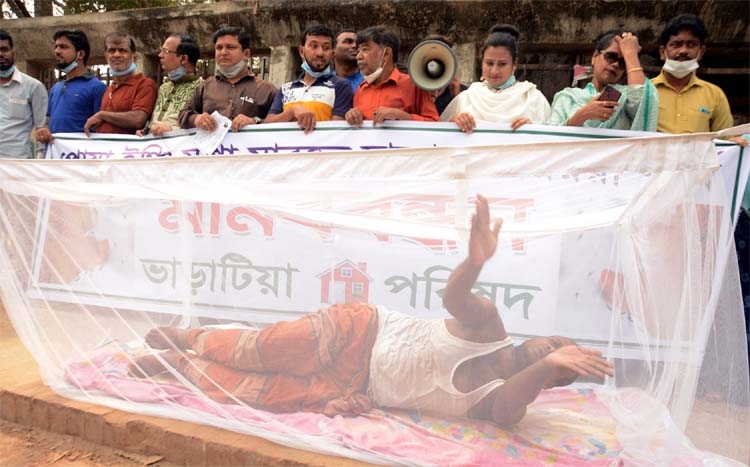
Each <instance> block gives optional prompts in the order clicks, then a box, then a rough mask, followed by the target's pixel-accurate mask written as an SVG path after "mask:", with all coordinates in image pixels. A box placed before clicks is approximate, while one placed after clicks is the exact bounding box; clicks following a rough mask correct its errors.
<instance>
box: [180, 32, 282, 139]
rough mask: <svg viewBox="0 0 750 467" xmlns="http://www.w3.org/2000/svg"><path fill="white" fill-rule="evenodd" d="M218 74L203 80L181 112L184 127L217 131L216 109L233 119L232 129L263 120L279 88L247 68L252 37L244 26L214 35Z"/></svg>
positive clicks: (181, 124) (181, 122)
mask: <svg viewBox="0 0 750 467" xmlns="http://www.w3.org/2000/svg"><path fill="white" fill-rule="evenodd" d="M213 43H214V58H215V59H216V74H215V75H214V76H211V77H210V78H208V79H206V80H205V81H203V83H202V84H201V85H200V86H198V89H197V90H196V91H195V94H193V97H191V98H190V99H189V100H188V102H187V104H185V107H183V108H182V110H181V111H180V116H179V121H180V127H181V128H199V129H201V130H205V131H214V130H216V128H217V125H216V121H214V119H213V117H211V114H212V113H213V112H214V111H217V112H219V113H220V114H221V115H223V116H225V117H227V118H229V119H230V120H232V131H238V130H239V129H240V128H242V127H244V126H247V125H254V124H257V123H261V122H262V121H263V119H264V118H266V115H268V109H270V108H271V103H272V102H273V98H274V96H275V95H276V87H275V86H274V85H273V84H271V83H269V82H268V81H264V80H262V79H260V78H256V77H255V75H254V74H253V73H252V72H251V71H250V70H249V69H248V60H250V36H248V35H247V33H246V32H245V30H244V29H242V28H237V27H224V28H221V29H219V30H218V31H216V32H215V33H214V35H213Z"/></svg>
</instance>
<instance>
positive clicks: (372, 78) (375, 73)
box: [365, 49, 385, 84]
mask: <svg viewBox="0 0 750 467" xmlns="http://www.w3.org/2000/svg"><path fill="white" fill-rule="evenodd" d="M384 64H385V49H383V55H382V56H381V57H380V66H378V67H377V68H376V69H375V71H373V72H372V73H370V74H369V75H367V76H365V81H367V84H372V83H374V82H375V81H377V79H378V78H380V75H382V74H383V65H384Z"/></svg>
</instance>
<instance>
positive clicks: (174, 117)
mask: <svg viewBox="0 0 750 467" xmlns="http://www.w3.org/2000/svg"><path fill="white" fill-rule="evenodd" d="M202 82H203V80H202V79H201V77H200V76H186V77H184V78H181V79H179V80H177V81H171V80H170V79H169V78H166V77H165V78H164V83H162V85H161V86H159V94H158V95H157V97H156V106H154V114H153V116H152V118H151V123H152V124H161V125H169V126H171V127H172V129H173V130H178V129H179V128H180V121H179V120H178V117H179V116H180V110H182V108H183V107H184V106H185V103H186V102H187V101H188V99H190V98H191V97H193V94H195V90H196V89H198V86H200V85H201V83H202Z"/></svg>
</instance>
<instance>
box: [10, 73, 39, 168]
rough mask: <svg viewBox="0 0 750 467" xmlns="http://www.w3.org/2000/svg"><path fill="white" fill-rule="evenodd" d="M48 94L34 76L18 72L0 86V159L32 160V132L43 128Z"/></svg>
mask: <svg viewBox="0 0 750 467" xmlns="http://www.w3.org/2000/svg"><path fill="white" fill-rule="evenodd" d="M46 111H47V90H46V89H44V85H43V84H42V83H40V82H39V81H37V80H35V79H34V78H32V77H31V76H29V75H27V74H25V73H22V72H20V71H18V70H17V69H16V70H15V72H14V73H13V76H12V78H11V79H10V81H8V82H7V83H5V84H3V85H0V138H2V141H3V145H2V148H0V157H16V158H23V159H26V158H32V157H33V156H34V149H33V148H34V143H33V142H32V140H31V129H32V127H33V128H41V127H43V126H44V122H45V118H46V115H45V114H46Z"/></svg>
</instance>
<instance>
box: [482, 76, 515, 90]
mask: <svg viewBox="0 0 750 467" xmlns="http://www.w3.org/2000/svg"><path fill="white" fill-rule="evenodd" d="M484 84H485V85H486V86H487V87H488V88H490V89H495V90H498V91H501V90H503V89H506V88H509V87H511V86H513V85H514V84H516V77H515V76H514V75H510V78H508V79H507V80H505V82H504V83H503V84H501V85H500V86H493V85H491V84H490V83H489V82H488V81H485V82H484Z"/></svg>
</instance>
